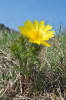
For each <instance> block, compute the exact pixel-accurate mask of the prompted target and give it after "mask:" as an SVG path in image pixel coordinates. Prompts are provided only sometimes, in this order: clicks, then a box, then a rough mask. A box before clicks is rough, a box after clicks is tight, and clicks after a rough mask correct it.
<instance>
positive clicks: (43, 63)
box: [0, 26, 66, 95]
mask: <svg viewBox="0 0 66 100" xmlns="http://www.w3.org/2000/svg"><path fill="white" fill-rule="evenodd" d="M60 33H61V34H60ZM19 36H20V34H18V33H16V32H14V33H12V34H10V33H8V32H6V33H5V32H2V34H0V61H1V60H2V61H1V62H0V66H2V71H0V84H3V85H4V88H6V86H7V83H8V80H9V79H10V80H11V81H14V80H15V77H16V74H17V69H18V67H17V69H15V67H16V65H17V66H18V64H15V65H14V64H13V63H12V62H11V63H10V62H8V64H7V63H6V60H5V58H4V57H8V58H9V61H11V60H14V61H15V63H16V62H18V59H17V60H15V59H14V57H12V59H11V58H10V57H11V56H10V55H11V54H10V53H11V52H10V50H9V46H10V45H11V44H13V43H15V42H14V41H15V40H16V39H18V37H19ZM25 41H26V40H25ZM27 43H28V42H27ZM49 43H50V44H51V47H50V48H49V47H45V46H42V47H41V52H40V53H39V54H38V55H39V56H38V58H39V60H40V68H39V71H37V70H36V69H34V72H33V73H34V76H33V78H34V81H33V82H34V83H35V84H34V87H33V90H34V91H36V92H37V91H42V90H44V89H46V87H47V88H49V87H48V85H49V84H53V85H54V82H56V83H58V82H59V81H60V86H63V85H65V83H64V81H65V78H66V76H65V72H66V33H62V32H61V26H60V30H59V33H58V34H57V35H56V36H55V37H54V38H52V39H50V40H49ZM14 48H15V47H13V49H14ZM27 48H28V47H27ZM27 48H26V49H27ZM19 49H20V48H19ZM22 50H23V49H22ZM23 52H24V50H23ZM25 52H26V51H25ZM31 52H32V51H31ZM20 56H21V55H20ZM7 65H8V66H9V67H8V66H7ZM36 66H37V65H36ZM56 79H57V81H56ZM37 86H38V87H37ZM0 89H2V87H0ZM0 95H2V94H0Z"/></svg>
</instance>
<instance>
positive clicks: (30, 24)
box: [24, 20, 34, 30]
mask: <svg viewBox="0 0 66 100" xmlns="http://www.w3.org/2000/svg"><path fill="white" fill-rule="evenodd" d="M24 26H25V29H26V30H27V29H28V30H33V29H34V26H33V23H32V22H31V21H30V20H27V22H24Z"/></svg>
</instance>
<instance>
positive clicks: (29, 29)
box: [18, 20, 55, 47]
mask: <svg viewBox="0 0 66 100" xmlns="http://www.w3.org/2000/svg"><path fill="white" fill-rule="evenodd" d="M18 28H19V30H20V33H21V34H23V35H24V36H25V37H27V38H28V39H29V41H30V42H32V43H37V44H43V45H45V46H48V47H50V44H48V43H47V42H45V41H47V40H49V38H52V37H54V35H53V34H54V33H55V31H50V30H51V29H52V26H50V25H49V24H47V25H46V26H44V21H43V20H42V21H40V22H39V23H38V21H37V20H34V23H32V22H31V21H30V20H27V22H24V26H22V27H21V26H18Z"/></svg>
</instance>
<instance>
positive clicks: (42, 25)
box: [38, 20, 44, 30]
mask: <svg viewBox="0 0 66 100" xmlns="http://www.w3.org/2000/svg"><path fill="white" fill-rule="evenodd" d="M43 27H44V21H43V20H42V21H40V22H39V26H38V28H39V30H41V29H42V28H43Z"/></svg>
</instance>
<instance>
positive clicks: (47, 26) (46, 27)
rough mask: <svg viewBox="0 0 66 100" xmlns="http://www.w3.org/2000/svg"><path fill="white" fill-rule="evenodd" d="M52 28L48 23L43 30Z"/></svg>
mask: <svg viewBox="0 0 66 100" xmlns="http://www.w3.org/2000/svg"><path fill="white" fill-rule="evenodd" d="M51 29H52V26H50V25H49V24H48V25H46V26H45V27H44V28H43V31H44V32H46V31H49V30H51Z"/></svg>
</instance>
